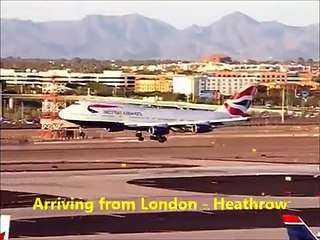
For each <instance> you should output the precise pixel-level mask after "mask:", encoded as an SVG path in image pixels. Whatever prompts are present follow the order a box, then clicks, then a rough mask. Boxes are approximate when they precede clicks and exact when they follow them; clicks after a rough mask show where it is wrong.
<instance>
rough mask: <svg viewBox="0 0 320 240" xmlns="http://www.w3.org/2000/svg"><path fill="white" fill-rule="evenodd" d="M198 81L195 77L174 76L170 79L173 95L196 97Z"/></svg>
mask: <svg viewBox="0 0 320 240" xmlns="http://www.w3.org/2000/svg"><path fill="white" fill-rule="evenodd" d="M199 79H200V78H199V77H197V76H175V77H173V78H172V90H173V92H174V93H181V94H185V95H187V96H188V95H190V94H192V95H193V96H198V95H199Z"/></svg>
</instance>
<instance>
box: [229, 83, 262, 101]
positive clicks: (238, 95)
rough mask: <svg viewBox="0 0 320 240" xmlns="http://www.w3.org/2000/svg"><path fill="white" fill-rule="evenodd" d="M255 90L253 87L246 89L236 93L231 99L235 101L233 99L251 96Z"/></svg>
mask: <svg viewBox="0 0 320 240" xmlns="http://www.w3.org/2000/svg"><path fill="white" fill-rule="evenodd" d="M255 89H256V88H255V86H251V87H248V88H247V89H246V90H244V91H242V92H240V93H237V94H236V95H235V96H234V98H233V99H234V100H235V99H238V98H241V97H243V96H251V95H253V93H254V91H255Z"/></svg>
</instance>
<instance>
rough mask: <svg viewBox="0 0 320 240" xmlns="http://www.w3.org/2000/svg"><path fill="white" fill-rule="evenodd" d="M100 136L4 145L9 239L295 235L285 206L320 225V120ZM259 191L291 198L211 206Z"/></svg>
mask: <svg viewBox="0 0 320 240" xmlns="http://www.w3.org/2000/svg"><path fill="white" fill-rule="evenodd" d="M10 131H11V130H10ZM30 131H34V130H30ZM14 132H15V131H14ZM2 133H3V132H2ZM30 133H31V132H28V133H26V132H24V133H23V132H19V133H18V132H15V134H16V135H19V136H21V135H29V134H30ZM91 133H92V135H97V136H100V137H101V138H100V139H87V140H75V141H68V142H65V141H58V142H50V143H42V142H37V143H34V144H26V145H2V146H1V191H2V193H1V195H2V196H4V197H2V198H1V208H2V210H1V213H2V214H10V215H11V216H12V222H11V229H10V239H36V240H38V239H62V238H63V239H247V240H249V239H288V237H287V233H286V229H285V227H284V225H283V224H282V222H281V213H284V212H290V213H295V214H299V215H301V216H302V217H303V219H304V221H305V222H306V223H307V224H308V225H309V226H310V227H311V230H313V231H314V232H318V231H320V219H319V216H320V211H319V209H320V198H319V196H320V191H319V189H320V181H319V175H320V170H319V167H320V163H319V128H318V127H317V126H290V127H277V126H273V127H251V128H250V127H243V128H238V127H236V128H225V129H217V131H213V132H212V133H209V134H198V135H194V134H186V135H183V136H182V135H179V134H174V135H173V136H169V137H168V142H166V143H158V142H154V141H151V140H148V141H145V142H138V141H137V140H136V139H135V137H134V133H128V132H124V133H110V134H108V133H103V136H101V132H99V131H98V130H95V131H93V132H91ZM5 134H7V136H13V133H12V132H11V133H10V132H6V133H5ZM89 134H90V133H89ZM2 137H3V136H2ZM288 177H289V178H288ZM288 179H289V180H288ZM303 186H308V187H307V188H306V187H303ZM36 197H41V198H42V199H48V200H49V199H51V200H52V199H56V198H57V197H63V198H65V199H70V198H71V197H74V198H77V199H84V200H87V201H92V202H93V203H94V206H99V200H100V198H101V197H105V199H107V200H110V201H133V202H134V203H135V204H136V205H137V206H138V205H140V204H141V199H142V198H145V200H146V201H147V202H150V201H170V200H172V199H173V198H174V197H176V198H178V199H179V200H180V201H195V202H196V203H198V206H200V207H199V208H197V209H196V210H194V211H181V210H180V211H172V210H167V211H164V210H163V211H157V210H152V211H143V210H142V209H141V208H137V209H136V210H134V211H133V210H114V209H112V210H105V209H99V208H98V207H97V208H96V209H95V210H94V211H93V212H92V213H87V212H85V211H84V210H69V211H66V210H61V211H57V210H50V209H49V210H40V209H36V210H33V209H32V206H33V203H34V200H35V199H36ZM250 197H252V198H253V199H254V200H256V201H262V200H263V201H280V200H281V201H289V202H290V203H288V208H287V209H286V210H251V211H250V210H233V211H231V210H228V211H226V210H216V209H213V208H212V201H213V200H214V199H221V198H224V199H225V200H226V201H228V200H232V201H243V200H244V199H247V198H250ZM204 206H208V207H204Z"/></svg>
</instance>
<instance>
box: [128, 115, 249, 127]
mask: <svg viewBox="0 0 320 240" xmlns="http://www.w3.org/2000/svg"><path fill="white" fill-rule="evenodd" d="M248 120H250V117H237V118H226V119H214V120H197V121H185V120H184V121H173V122H170V121H168V122H166V121H163V122H124V124H125V125H126V126H128V127H155V126H168V127H183V126H187V125H193V124H210V125H222V124H224V123H231V122H242V121H248Z"/></svg>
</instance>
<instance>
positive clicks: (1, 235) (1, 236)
mask: <svg viewBox="0 0 320 240" xmlns="http://www.w3.org/2000/svg"><path fill="white" fill-rule="evenodd" d="M5 236H6V233H5V232H3V233H0V240H3V239H4V237H5Z"/></svg>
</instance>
